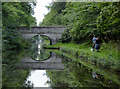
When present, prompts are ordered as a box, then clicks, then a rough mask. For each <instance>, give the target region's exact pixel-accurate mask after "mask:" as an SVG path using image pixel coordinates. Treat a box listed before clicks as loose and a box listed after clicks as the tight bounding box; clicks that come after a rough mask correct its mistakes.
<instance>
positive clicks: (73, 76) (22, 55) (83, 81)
mask: <svg viewBox="0 0 120 89" xmlns="http://www.w3.org/2000/svg"><path fill="white" fill-rule="evenodd" d="M32 42H33V44H32V45H31V48H30V49H29V50H22V51H20V52H17V53H16V52H6V54H3V58H4V60H5V61H4V62H3V69H2V71H3V77H2V86H3V87H23V88H27V89H35V88H36V87H41V88H43V87H49V88H48V89H57V88H58V87H62V89H69V87H84V88H88V87H97V88H99V87H100V89H101V87H112V88H113V87H114V89H115V88H116V89H117V88H118V87H119V85H120V73H119V72H116V71H113V70H110V69H109V70H108V69H105V68H102V67H99V68H97V69H96V68H94V67H92V68H91V67H89V66H86V65H84V64H83V63H79V62H76V61H73V60H72V59H71V58H69V57H67V56H65V55H63V54H58V53H56V52H55V51H54V50H49V49H44V48H43V45H47V44H49V43H50V41H48V39H47V38H46V37H44V36H43V37H42V36H36V37H34V38H33V40H32ZM83 60H84V59H83ZM92 65H93V66H94V64H92Z"/></svg>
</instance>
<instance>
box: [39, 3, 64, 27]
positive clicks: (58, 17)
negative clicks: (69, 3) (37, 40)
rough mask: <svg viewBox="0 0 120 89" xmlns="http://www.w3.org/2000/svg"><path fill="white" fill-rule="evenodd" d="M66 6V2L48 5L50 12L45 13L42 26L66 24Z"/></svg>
mask: <svg viewBox="0 0 120 89" xmlns="http://www.w3.org/2000/svg"><path fill="white" fill-rule="evenodd" d="M65 7H66V2H54V3H53V5H52V6H47V8H48V9H50V12H49V13H48V14H47V15H45V18H44V19H43V22H42V23H40V24H39V25H40V26H56V25H57V26H61V25H64V18H63V14H62V10H64V9H65Z"/></svg>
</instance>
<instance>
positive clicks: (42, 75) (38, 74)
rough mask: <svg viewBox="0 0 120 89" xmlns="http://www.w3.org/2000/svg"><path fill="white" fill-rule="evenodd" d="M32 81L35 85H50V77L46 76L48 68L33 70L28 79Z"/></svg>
mask: <svg viewBox="0 0 120 89" xmlns="http://www.w3.org/2000/svg"><path fill="white" fill-rule="evenodd" d="M28 81H31V82H32V83H33V87H49V84H47V81H49V78H48V77H47V76H46V70H33V71H31V73H30V75H29V76H28V78H27V81H26V83H27V82H28Z"/></svg>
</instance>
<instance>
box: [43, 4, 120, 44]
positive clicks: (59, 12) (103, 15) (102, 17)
mask: <svg viewBox="0 0 120 89" xmlns="http://www.w3.org/2000/svg"><path fill="white" fill-rule="evenodd" d="M60 5H61V3H59V4H58V3H53V5H52V6H50V7H49V9H50V8H51V10H50V12H49V13H48V14H47V15H46V16H45V18H44V20H43V22H42V23H41V26H42V25H44V26H59V25H62V26H66V27H67V29H69V32H68V34H69V35H70V36H71V37H72V40H71V41H73V42H75V43H80V42H82V41H89V40H91V39H92V37H93V35H94V34H95V35H97V36H99V37H100V40H102V41H105V42H108V40H111V39H112V40H114V41H117V40H119V35H120V30H119V27H120V18H119V16H120V9H119V7H120V2H67V3H65V4H63V6H64V5H65V6H64V8H62V6H60ZM57 7H58V8H57ZM60 8H61V9H60ZM65 34H66V32H65V33H64V34H63V37H62V38H66V35H65ZM66 39H67V38H66ZM63 42H65V41H63ZM66 42H68V41H67V40H66Z"/></svg>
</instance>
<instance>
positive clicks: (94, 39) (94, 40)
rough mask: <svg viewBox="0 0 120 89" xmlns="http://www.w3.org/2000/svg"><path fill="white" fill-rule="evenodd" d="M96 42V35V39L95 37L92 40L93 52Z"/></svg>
mask: <svg viewBox="0 0 120 89" xmlns="http://www.w3.org/2000/svg"><path fill="white" fill-rule="evenodd" d="M96 40H97V37H96V36H95V35H94V37H93V39H92V41H93V46H92V49H91V51H94V48H95V42H96Z"/></svg>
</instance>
